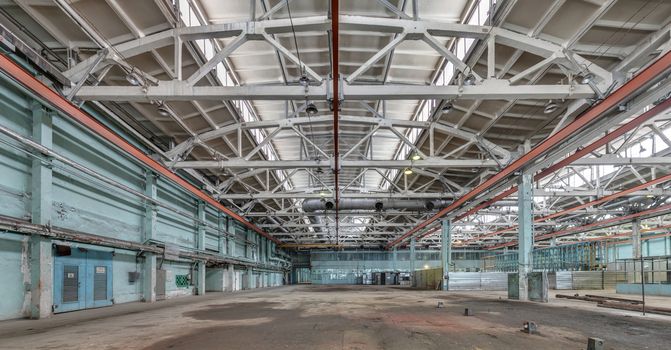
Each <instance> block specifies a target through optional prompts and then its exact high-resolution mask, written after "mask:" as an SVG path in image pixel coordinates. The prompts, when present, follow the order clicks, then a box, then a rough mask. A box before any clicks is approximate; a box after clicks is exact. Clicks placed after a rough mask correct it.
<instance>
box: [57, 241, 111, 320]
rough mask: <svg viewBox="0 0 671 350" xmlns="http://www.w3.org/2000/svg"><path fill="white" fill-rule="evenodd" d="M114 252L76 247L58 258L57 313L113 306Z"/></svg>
mask: <svg viewBox="0 0 671 350" xmlns="http://www.w3.org/2000/svg"><path fill="white" fill-rule="evenodd" d="M112 303H113V302H112V253H111V252H99V251H95V250H87V249H81V248H73V249H72V250H71V253H70V255H67V256H56V257H55V258H54V312H55V313H59V312H66V311H74V310H81V309H86V308H95V307H101V306H108V305H112Z"/></svg>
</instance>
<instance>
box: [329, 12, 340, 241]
mask: <svg viewBox="0 0 671 350" xmlns="http://www.w3.org/2000/svg"><path fill="white" fill-rule="evenodd" d="M339 20H340V12H339V4H338V0H331V37H332V38H331V39H332V40H333V62H332V65H333V157H334V165H335V169H334V170H333V182H334V190H335V228H336V245H337V244H338V241H339V234H340V233H339V229H340V218H339V214H338V212H339V209H340V188H339V186H338V175H339V172H340V168H339V167H340V150H339V143H340V141H339V136H338V128H339V126H338V121H339V120H338V119H339V118H340V116H339V113H338V109H339V108H340V100H339V98H340V93H339V91H340V90H338V83H339V81H340V73H339V64H340V59H339V53H340V52H339V50H340V46H339V43H338V36H339V30H338V24H339Z"/></svg>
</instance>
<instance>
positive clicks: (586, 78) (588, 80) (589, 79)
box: [580, 73, 594, 85]
mask: <svg viewBox="0 0 671 350" xmlns="http://www.w3.org/2000/svg"><path fill="white" fill-rule="evenodd" d="M592 81H594V74H593V73H587V74H585V75H584V76H583V77H582V80H580V83H581V84H585V85H587V84H589V83H591V82H592Z"/></svg>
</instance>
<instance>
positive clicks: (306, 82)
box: [298, 75, 310, 87]
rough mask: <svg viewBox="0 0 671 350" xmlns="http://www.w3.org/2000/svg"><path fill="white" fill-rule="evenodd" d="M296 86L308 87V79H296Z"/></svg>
mask: <svg viewBox="0 0 671 350" xmlns="http://www.w3.org/2000/svg"><path fill="white" fill-rule="evenodd" d="M298 84H300V85H301V86H305V87H308V85H310V78H308V77H307V76H306V75H301V77H300V78H298Z"/></svg>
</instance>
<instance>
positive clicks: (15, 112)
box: [0, 75, 281, 319]
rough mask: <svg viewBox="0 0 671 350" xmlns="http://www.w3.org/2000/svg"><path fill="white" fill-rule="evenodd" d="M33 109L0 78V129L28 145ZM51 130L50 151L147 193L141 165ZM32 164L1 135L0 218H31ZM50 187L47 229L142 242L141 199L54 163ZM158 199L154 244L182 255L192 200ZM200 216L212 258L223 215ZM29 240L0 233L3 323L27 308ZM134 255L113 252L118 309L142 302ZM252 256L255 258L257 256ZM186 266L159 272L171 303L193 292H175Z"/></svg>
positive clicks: (81, 131)
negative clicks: (132, 275) (131, 278)
mask: <svg viewBox="0 0 671 350" xmlns="http://www.w3.org/2000/svg"><path fill="white" fill-rule="evenodd" d="M32 106H33V100H32V98H31V97H30V96H29V95H28V94H27V93H26V92H25V91H24V90H22V89H20V88H17V87H15V86H14V85H13V84H12V83H9V82H8V81H7V80H6V78H5V77H4V76H2V75H0V125H3V126H5V127H9V128H10V129H11V130H13V131H14V132H16V133H18V134H20V135H22V136H25V137H28V138H32V132H33V125H32V123H33V112H32V110H33V109H32ZM84 108H85V109H86V110H87V111H88V112H89V113H91V114H92V115H93V116H94V117H95V118H98V119H99V120H100V121H101V122H102V123H103V124H105V125H107V126H108V127H110V128H111V129H113V130H114V131H116V132H117V133H119V134H120V135H121V136H123V137H125V138H126V139H128V140H129V141H130V142H131V143H133V144H135V145H136V146H138V147H139V148H141V149H142V148H143V147H142V146H141V145H140V144H138V143H137V142H136V141H135V140H133V139H132V138H131V137H129V136H128V135H125V134H124V132H123V131H122V130H119V129H118V127H117V126H116V125H114V124H113V123H110V122H109V120H107V119H106V118H105V117H102V116H100V115H98V114H96V112H95V111H94V110H92V109H91V108H90V107H89V106H85V107H84ZM46 109H47V110H48V108H46ZM52 123H53V146H51V147H52V149H53V150H54V151H56V152H58V153H60V154H61V155H63V156H65V157H67V158H69V159H70V160H73V161H75V162H77V163H79V164H81V165H83V166H85V167H87V168H88V169H91V170H93V171H95V172H97V173H99V174H101V175H103V176H104V177H106V178H108V179H111V180H113V181H116V182H117V183H120V184H122V185H123V186H126V187H128V188H130V189H132V190H134V191H138V192H140V193H144V192H145V178H146V175H147V174H146V169H145V168H144V167H143V166H141V165H140V164H139V163H138V162H136V161H135V160H133V159H131V158H129V157H128V156H126V155H124V154H123V153H121V152H119V151H118V150H117V149H116V148H115V147H114V146H111V145H109V144H108V143H107V142H106V141H104V140H101V139H99V138H98V137H97V136H95V135H93V134H92V133H90V132H89V131H88V130H86V129H85V128H83V127H82V126H80V125H79V124H77V123H75V122H73V121H72V120H71V119H69V118H67V117H63V116H60V115H58V114H55V115H54V116H53V122H52ZM34 159H37V160H42V161H43V162H44V163H45V164H46V162H47V160H46V158H45V157H44V156H43V155H41V154H36V155H31V154H30V152H28V151H27V150H26V149H24V146H22V145H20V144H19V143H18V142H16V141H13V140H11V139H9V138H8V137H6V136H5V135H0V215H2V216H9V217H12V218H17V219H21V220H26V221H29V220H30V219H31V217H30V215H31V205H32V203H31V202H32V201H33V199H32V198H31V196H32V193H31V192H32V189H31V186H32V184H31V181H32V176H31V173H32V163H33V161H34ZM52 181H53V185H52V190H53V192H52V193H51V199H50V200H49V201H50V202H51V209H52V211H51V225H53V226H54V227H59V228H65V229H71V230H75V231H79V232H85V233H91V234H96V235H100V236H105V237H111V238H115V239H122V240H127V241H133V242H141V243H144V238H143V237H144V230H145V225H146V220H145V216H146V215H147V206H148V205H150V204H148V203H146V202H145V200H143V199H141V198H139V197H137V196H136V195H133V194H130V193H128V192H125V191H123V190H120V189H117V188H114V187H113V186H111V185H108V184H105V183H104V182H102V181H100V180H98V179H95V178H93V177H90V176H88V175H85V174H83V173H82V172H80V171H78V170H75V169H73V168H71V167H70V166H67V165H65V164H63V163H61V162H59V161H53V180H52ZM187 181H188V180H187ZM36 200H37V199H36ZM156 200H157V201H158V202H160V203H161V204H162V205H159V206H157V212H158V214H157V222H156V226H155V227H156V228H155V232H156V234H155V236H154V239H155V240H156V241H159V243H160V242H164V243H171V244H175V245H178V246H180V247H182V248H184V250H189V249H193V248H195V247H196V237H197V232H198V223H197V222H196V220H194V218H195V216H196V207H197V201H196V198H195V197H194V196H193V195H191V194H190V193H188V192H187V191H185V190H184V189H182V188H181V187H179V186H177V185H175V184H173V183H172V182H169V181H166V180H165V179H163V178H159V179H158V181H157V196H156ZM164 206H169V207H171V208H174V209H176V210H178V211H180V212H182V213H185V214H186V215H184V214H180V213H177V212H176V211H175V210H169V209H167V208H165V207H164ZM205 210H206V215H205V221H206V223H207V226H208V227H206V236H205V245H204V247H205V249H206V250H209V251H213V252H217V251H219V246H220V243H219V237H218V236H219V235H220V233H219V232H218V230H217V227H218V225H219V222H218V221H219V215H220V214H219V213H218V210H217V209H215V208H214V207H211V206H206V209H205ZM232 226H233V227H231V230H232V231H234V232H238V235H237V237H236V240H235V242H233V244H234V245H235V246H236V249H235V250H234V255H235V256H238V257H245V256H246V251H247V250H248V249H247V246H246V244H245V241H246V240H247V239H248V237H246V234H245V232H246V230H245V229H244V228H243V227H242V226H241V225H240V224H234V225H232ZM250 236H253V235H250ZM27 239H28V237H27V236H24V235H10V234H7V233H1V234H0V275H2V276H3V286H2V287H1V288H0V319H8V318H15V317H21V316H23V310H25V309H26V307H27V306H24V300H28V299H26V298H27V296H28V295H29V293H26V292H25V290H26V285H24V281H28V282H29V281H30V270H29V269H30V266H29V265H28V264H25V265H22V263H21V262H22V261H26V260H27V259H28V256H27V253H26V252H25V251H24V250H25V248H24V246H23V245H24V243H23V240H27ZM95 249H99V250H100V249H102V250H104V249H105V248H102V247H96V248H95ZM257 249H258V248H257ZM135 254H136V253H135V252H129V251H121V250H117V251H115V256H114V258H113V278H114V280H113V296H114V299H115V302H117V303H122V302H128V301H136V300H140V299H141V298H142V297H143V295H142V293H143V288H142V285H143V276H141V277H140V279H139V280H138V281H136V282H134V283H131V282H129V281H128V272H134V271H144V269H143V266H144V259H143V258H139V260H137V261H136V256H135ZM256 255H257V256H258V253H257V254H256ZM190 264H191V262H189V261H184V262H173V261H164V262H162V264H161V265H160V268H163V269H167V270H169V271H170V273H169V274H167V278H168V279H172V283H170V282H168V283H167V292H168V296H176V295H182V294H191V292H192V288H186V289H184V288H177V287H176V286H175V283H174V276H175V275H185V274H190V273H191V265H190ZM279 276H281V274H280V275H279Z"/></svg>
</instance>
